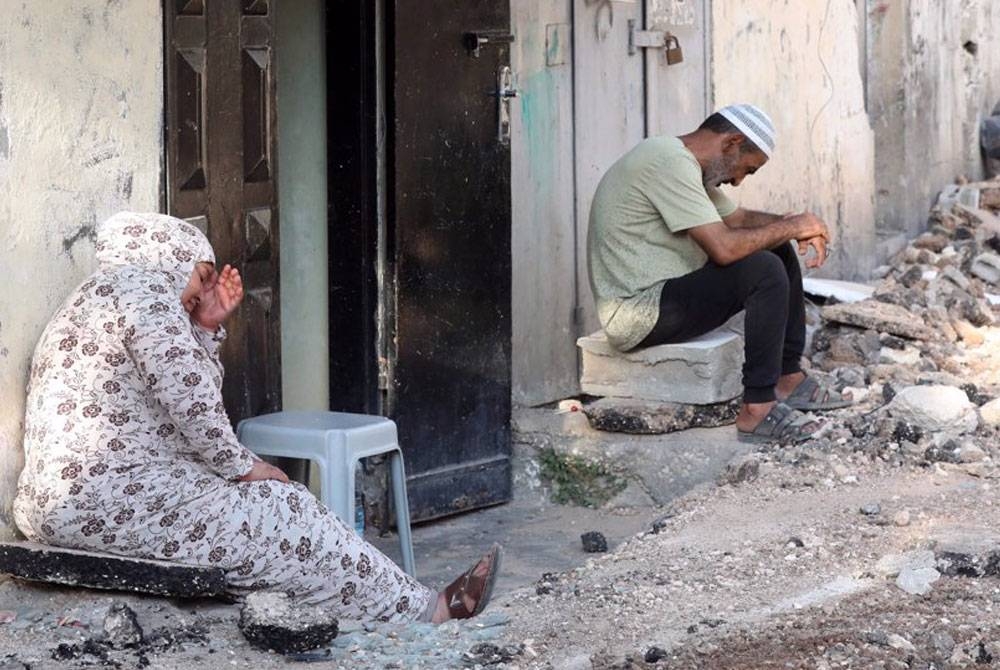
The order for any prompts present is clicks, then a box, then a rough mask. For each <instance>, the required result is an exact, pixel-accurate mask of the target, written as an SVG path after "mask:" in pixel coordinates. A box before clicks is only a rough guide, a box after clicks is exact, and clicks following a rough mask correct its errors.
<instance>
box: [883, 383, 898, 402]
mask: <svg viewBox="0 0 1000 670" xmlns="http://www.w3.org/2000/svg"><path fill="white" fill-rule="evenodd" d="M895 397H896V388H895V387H894V386H893V385H892V384H890V383H888V382H886V383H885V384H883V385H882V400H884V401H885V402H887V403H889V402H892V399H893V398H895Z"/></svg>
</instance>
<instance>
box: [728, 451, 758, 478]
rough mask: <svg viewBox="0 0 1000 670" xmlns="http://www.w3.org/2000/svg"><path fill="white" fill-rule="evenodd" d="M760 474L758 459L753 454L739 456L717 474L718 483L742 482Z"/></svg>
mask: <svg viewBox="0 0 1000 670" xmlns="http://www.w3.org/2000/svg"><path fill="white" fill-rule="evenodd" d="M759 475H760V459H758V458H757V457H756V456H754V455H753V454H749V455H746V456H741V457H739V458H737V459H735V460H733V461H732V462H730V463H729V464H728V465H726V469H725V471H724V472H723V473H722V474H721V475H719V484H720V485H721V484H732V485H734V486H735V485H736V484H743V483H745V482H752V481H753V480H755V479H757V477H758V476H759Z"/></svg>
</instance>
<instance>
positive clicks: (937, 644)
mask: <svg viewBox="0 0 1000 670" xmlns="http://www.w3.org/2000/svg"><path fill="white" fill-rule="evenodd" d="M930 643H931V649H932V650H933V651H934V656H935V657H936V658H937V659H938V660H939V661H944V660H947V659H948V658H949V657H950V656H951V653H952V652H953V651H955V638H953V637H952V636H951V635H949V634H948V632H947V631H943V630H942V631H935V632H934V633H931V638H930Z"/></svg>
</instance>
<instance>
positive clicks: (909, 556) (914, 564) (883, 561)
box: [875, 550, 934, 577]
mask: <svg viewBox="0 0 1000 670" xmlns="http://www.w3.org/2000/svg"><path fill="white" fill-rule="evenodd" d="M933 567H934V552H933V551H929V550H921V551H908V552H906V553H903V554H886V555H885V556H883V557H882V558H880V559H879V560H878V563H876V564H875V574H877V575H881V576H883V577H895V576H897V575H898V574H899V573H900V572H902V571H903V570H904V569H910V570H917V569H920V568H933Z"/></svg>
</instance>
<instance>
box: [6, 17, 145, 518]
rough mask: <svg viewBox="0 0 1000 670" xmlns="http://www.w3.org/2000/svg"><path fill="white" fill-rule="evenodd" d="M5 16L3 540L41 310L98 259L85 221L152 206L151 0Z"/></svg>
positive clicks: (47, 311) (44, 316) (48, 310)
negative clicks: (94, 259) (94, 253)
mask: <svg viewBox="0 0 1000 670" xmlns="http://www.w3.org/2000/svg"><path fill="white" fill-rule="evenodd" d="M5 10H6V11H4V12H2V13H0V268H2V269H3V273H4V281H3V285H4V287H5V288H4V290H3V292H2V293H0V379H2V380H3V384H2V385H0V537H6V536H8V535H9V533H10V526H9V517H8V515H7V512H8V511H9V506H10V500H11V498H12V497H13V494H14V484H15V482H16V478H17V474H18V472H19V471H20V467H21V462H22V459H21V433H22V427H23V426H22V423H23V416H24V388H25V383H26V380H27V372H28V365H29V362H30V358H31V353H32V350H33V348H34V346H35V341H36V340H37V339H38V336H39V334H40V333H41V330H42V328H43V327H44V326H45V323H46V322H47V320H48V318H49V316H50V315H51V314H52V312H53V311H54V310H55V309H56V308H57V307H58V305H59V304H60V303H61V302H62V299H63V298H64V297H65V295H66V294H67V293H68V292H69V291H70V289H71V288H72V287H73V286H74V285H75V284H77V283H78V282H79V281H80V280H81V279H82V278H83V277H84V276H86V275H87V274H89V273H90V272H91V271H92V270H93V231H94V225H95V224H96V223H97V222H98V221H100V220H101V219H103V218H105V217H107V216H109V215H110V214H113V213H114V212H116V211H119V210H122V209H134V210H147V211H148V210H156V209H159V205H160V179H161V173H162V169H161V160H162V153H163V152H162V143H163V120H162V114H163V102H162V98H163V76H162V18H161V10H160V3H159V1H158V0H128V1H127V2H120V1H114V0H72V1H70V2H67V1H66V0H32V1H31V2H24V3H9V6H6V7H5Z"/></svg>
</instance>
